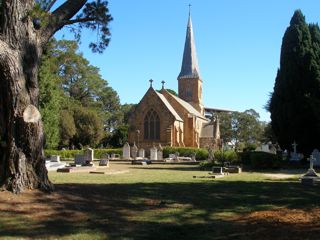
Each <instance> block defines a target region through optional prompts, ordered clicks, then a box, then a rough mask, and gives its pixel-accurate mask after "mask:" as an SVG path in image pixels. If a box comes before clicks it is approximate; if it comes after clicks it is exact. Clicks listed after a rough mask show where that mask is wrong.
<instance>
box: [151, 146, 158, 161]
mask: <svg viewBox="0 0 320 240" xmlns="http://www.w3.org/2000/svg"><path fill="white" fill-rule="evenodd" d="M150 160H158V150H157V148H156V147H155V146H153V147H152V148H151V149H150Z"/></svg>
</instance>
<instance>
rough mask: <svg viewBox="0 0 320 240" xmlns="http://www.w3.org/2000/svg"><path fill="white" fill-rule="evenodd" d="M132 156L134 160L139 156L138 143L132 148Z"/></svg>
mask: <svg viewBox="0 0 320 240" xmlns="http://www.w3.org/2000/svg"><path fill="white" fill-rule="evenodd" d="M131 156H132V158H133V159H136V158H137V156H138V147H137V146H136V143H134V144H133V146H132V148H131Z"/></svg>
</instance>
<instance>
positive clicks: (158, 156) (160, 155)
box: [157, 143, 163, 160]
mask: <svg viewBox="0 0 320 240" xmlns="http://www.w3.org/2000/svg"><path fill="white" fill-rule="evenodd" d="M157 160H163V148H162V146H161V144H160V143H159V149H158V152H157Z"/></svg>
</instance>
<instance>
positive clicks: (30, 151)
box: [0, 0, 53, 193]
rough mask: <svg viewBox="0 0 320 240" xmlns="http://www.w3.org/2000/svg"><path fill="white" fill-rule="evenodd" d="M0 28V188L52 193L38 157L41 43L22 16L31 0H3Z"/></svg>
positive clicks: (40, 147)
mask: <svg viewBox="0 0 320 240" xmlns="http://www.w3.org/2000/svg"><path fill="white" fill-rule="evenodd" d="M2 2H3V4H4V9H5V10H4V12H3V13H2V15H3V16H2V19H1V23H2V24H1V26H0V31H1V32H0V187H1V188H3V189H7V190H10V191H13V192H15V193H19V192H21V191H23V190H24V189H34V188H40V189H43V190H47V191H51V190H53V185H52V184H51V182H50V181H49V179H48V174H47V170H46V168H45V159H44V152H43V146H44V133H43V126H42V121H41V116H40V113H39V111H38V109H37V107H38V97H39V90H38V89H39V88H38V79H37V74H38V67H39V62H40V57H41V54H42V46H43V42H41V38H40V36H41V34H40V31H39V30H36V29H35V28H34V25H33V22H32V19H31V17H30V16H28V13H29V12H30V10H31V9H32V7H33V4H34V1H31V0H24V1H22V0H20V1H19V0H5V1H2Z"/></svg>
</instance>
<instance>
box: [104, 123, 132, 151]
mask: <svg viewBox="0 0 320 240" xmlns="http://www.w3.org/2000/svg"><path fill="white" fill-rule="evenodd" d="M128 129H129V127H128V125H121V126H119V127H117V128H116V129H115V130H114V131H113V132H112V135H111V136H110V138H109V141H108V143H107V144H108V145H110V146H111V147H122V146H123V145H124V144H125V143H126V142H127V141H128Z"/></svg>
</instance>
